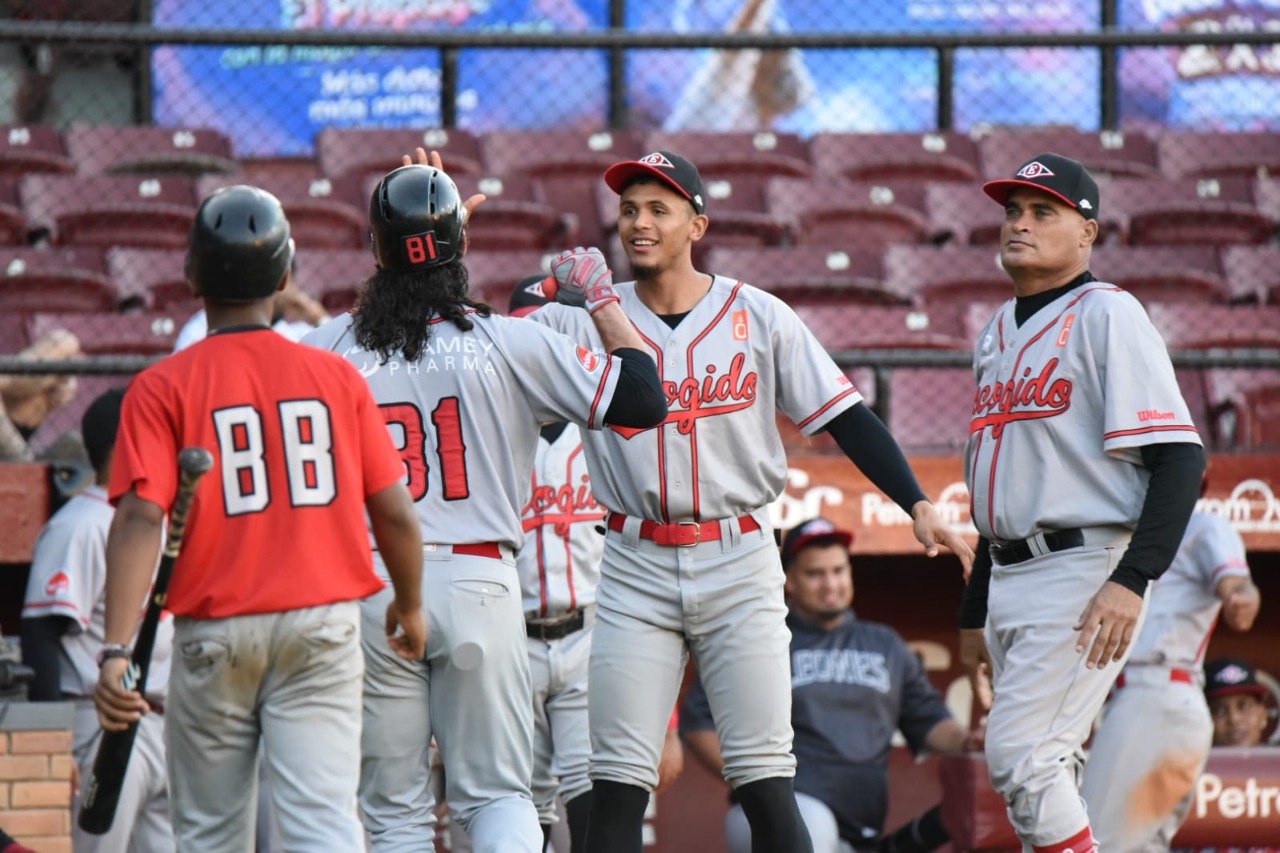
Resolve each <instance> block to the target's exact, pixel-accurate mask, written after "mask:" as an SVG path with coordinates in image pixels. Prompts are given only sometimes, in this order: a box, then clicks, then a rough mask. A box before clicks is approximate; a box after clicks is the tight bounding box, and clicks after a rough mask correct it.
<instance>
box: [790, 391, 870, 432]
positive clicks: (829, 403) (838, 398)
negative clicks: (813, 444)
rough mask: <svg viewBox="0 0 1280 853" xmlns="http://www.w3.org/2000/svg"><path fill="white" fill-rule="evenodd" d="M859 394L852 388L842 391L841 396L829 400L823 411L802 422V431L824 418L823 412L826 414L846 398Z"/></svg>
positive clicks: (819, 410)
mask: <svg viewBox="0 0 1280 853" xmlns="http://www.w3.org/2000/svg"><path fill="white" fill-rule="evenodd" d="M857 393H858V389H857V388H850V389H848V390H847V391H841V392H840V393H839V394H837V395H836V396H834V397H832V398H831V399H830V400H828V401H827V402H826V404H825V405H824V406H823V407H822V408H821V409H818V411H816V412H814V413H813V414H812V415H809V417H807V418H805V419H804V420H802V421H801V422H800V424H799V426H800V429H804V428H805V427H807V426H808V425H809V424H811V423H813V422H814V421H815V420H816V419H817V418H819V417H821V416H822V413H823V412H825V411H826V410H827V409H829V408H831V407H832V406H834V405H835V404H836V403H839V402H840V401H841V400H843V399H844V398H845V397H848V396H849V395H850V394H857Z"/></svg>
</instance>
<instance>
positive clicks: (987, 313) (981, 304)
mask: <svg viewBox="0 0 1280 853" xmlns="http://www.w3.org/2000/svg"><path fill="white" fill-rule="evenodd" d="M1007 296H1008V298H1007V299H1003V300H1001V299H987V300H982V301H978V302H969V303H967V304H965V305H963V306H961V307H960V309H959V310H960V315H961V316H960V322H961V324H962V328H963V330H964V331H963V333H962V337H963V338H964V339H965V340H966V341H969V345H970V346H971V347H972V346H974V345H975V344H976V343H977V341H978V336H979V335H981V334H982V330H983V329H985V328H986V327H987V324H988V323H990V322H991V319H992V318H993V317H995V316H996V311H998V310H999V309H1000V307H1001V306H1002V305H1004V303H1005V302H1008V301H1009V299H1013V298H1014V297H1013V288H1012V287H1010V288H1009V291H1008V294H1007Z"/></svg>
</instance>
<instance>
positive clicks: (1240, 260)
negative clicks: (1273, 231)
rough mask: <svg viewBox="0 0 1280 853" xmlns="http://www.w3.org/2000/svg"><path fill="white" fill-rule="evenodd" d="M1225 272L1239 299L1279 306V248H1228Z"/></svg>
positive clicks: (1233, 291)
mask: <svg viewBox="0 0 1280 853" xmlns="http://www.w3.org/2000/svg"><path fill="white" fill-rule="evenodd" d="M1222 268H1223V269H1224V270H1225V271H1226V274H1227V284H1228V286H1229V287H1230V288H1231V293H1232V295H1233V296H1234V297H1235V298H1236V299H1239V300H1242V301H1253V302H1270V303H1272V304H1275V305H1280V246H1227V247H1225V248H1224V249H1223V250H1222Z"/></svg>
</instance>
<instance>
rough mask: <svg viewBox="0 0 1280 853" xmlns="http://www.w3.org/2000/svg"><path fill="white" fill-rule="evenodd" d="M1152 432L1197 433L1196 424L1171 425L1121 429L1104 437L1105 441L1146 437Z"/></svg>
mask: <svg viewBox="0 0 1280 853" xmlns="http://www.w3.org/2000/svg"><path fill="white" fill-rule="evenodd" d="M1150 432H1194V433H1196V435H1199V433H1198V432H1196V428H1195V425H1194V424H1169V425H1167V426H1153V427H1142V428H1141V429H1121V430H1116V431H1115V432H1109V433H1106V434H1105V435H1103V436H1102V440H1103V441H1107V440H1108V439H1112V438H1123V437H1124V436H1126V435H1146V434H1147V433H1150Z"/></svg>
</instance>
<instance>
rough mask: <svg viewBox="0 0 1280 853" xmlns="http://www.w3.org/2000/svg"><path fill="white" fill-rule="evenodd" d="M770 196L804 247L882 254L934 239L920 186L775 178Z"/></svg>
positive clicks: (768, 189) (771, 208) (773, 207)
mask: <svg viewBox="0 0 1280 853" xmlns="http://www.w3.org/2000/svg"><path fill="white" fill-rule="evenodd" d="M765 197H766V199H767V202H768V209H769V211H770V212H771V213H773V214H774V215H775V216H778V217H779V218H782V219H785V220H789V221H791V222H792V223H793V232H792V233H793V237H794V239H795V242H796V243H798V244H804V245H812V246H839V247H841V248H844V249H847V250H849V251H880V250H881V249H883V248H884V247H885V246H886V245H889V244H893V243H920V242H922V241H924V240H925V239H926V238H927V237H928V236H929V223H928V220H927V218H926V217H925V215H924V212H923V208H924V197H923V190H922V187H921V185H920V184H912V183H901V184H897V185H895V184H891V183H887V182H886V183H876V182H871V181H841V180H838V179H832V178H812V179H802V178H773V179H771V180H770V181H769V183H768V185H767V187H766V190H765ZM713 221H714V218H713Z"/></svg>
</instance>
